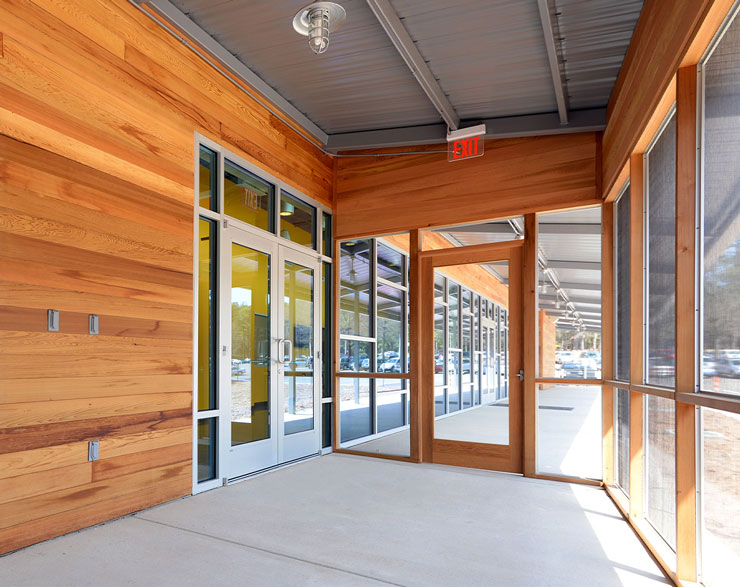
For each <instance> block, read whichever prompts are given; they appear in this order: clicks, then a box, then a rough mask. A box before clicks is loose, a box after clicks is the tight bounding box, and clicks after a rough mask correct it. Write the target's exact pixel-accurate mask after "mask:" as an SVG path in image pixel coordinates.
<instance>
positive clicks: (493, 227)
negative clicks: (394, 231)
mask: <svg viewBox="0 0 740 587" xmlns="http://www.w3.org/2000/svg"><path fill="white" fill-rule="evenodd" d="M434 232H447V233H451V234H456V233H463V232H466V233H475V234H510V235H512V236H513V235H514V234H515V233H514V230H513V229H512V228H511V225H510V224H508V222H505V221H504V222H484V223H482V224H468V225H464V226H458V227H455V228H436V229H435V230H434ZM539 232H540V233H541V234H597V235H600V234H601V224H579V223H568V224H555V223H547V222H540V224H539Z"/></svg>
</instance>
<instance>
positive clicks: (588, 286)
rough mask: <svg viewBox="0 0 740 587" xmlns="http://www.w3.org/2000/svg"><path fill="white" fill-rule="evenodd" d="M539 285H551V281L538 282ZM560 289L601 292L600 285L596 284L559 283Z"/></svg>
mask: <svg viewBox="0 0 740 587" xmlns="http://www.w3.org/2000/svg"><path fill="white" fill-rule="evenodd" d="M540 285H552V282H551V281H549V280H548V281H540ZM560 288H561V289H581V290H586V291H601V285H600V284H598V283H575V282H573V281H561V282H560Z"/></svg>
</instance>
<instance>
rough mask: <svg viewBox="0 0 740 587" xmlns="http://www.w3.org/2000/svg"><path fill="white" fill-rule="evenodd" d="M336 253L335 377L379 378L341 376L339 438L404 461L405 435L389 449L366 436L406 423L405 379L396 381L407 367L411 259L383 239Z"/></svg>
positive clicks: (346, 245)
mask: <svg viewBox="0 0 740 587" xmlns="http://www.w3.org/2000/svg"><path fill="white" fill-rule="evenodd" d="M400 238H401V237H394V240H395V239H400ZM339 254H340V261H339V263H340V267H339V271H340V275H339V277H340V292H341V301H340V308H339V311H340V315H339V371H340V372H350V373H351V372H365V373H377V376H374V377H371V378H369V379H367V378H359V377H340V380H339V381H340V384H339V387H340V412H341V418H340V422H339V425H340V426H339V427H340V440H341V442H342V443H346V442H352V441H357V440H362V441H363V442H362V443H359V444H358V443H357V442H352V444H351V445H350V446H351V448H353V450H360V451H369V452H388V450H390V451H391V454H395V455H397V456H408V455H409V451H410V440H409V434H408V430H406V432H405V437H404V436H403V435H402V434H401V431H399V432H398V434H399V439H398V440H396V441H392V442H391V443H390V446H389V445H379V444H378V443H377V442H375V440H373V439H367V438H366V437H373V438H374V437H375V435H378V434H380V433H385V432H389V431H393V430H396V429H403V427H405V426H407V425H408V410H409V406H408V391H409V390H408V381H407V380H406V379H404V378H398V377H396V375H399V374H403V373H407V372H408V367H409V363H408V293H407V287H406V284H407V283H408V277H407V271H408V256H407V255H406V254H405V253H403V252H401V250H399V249H398V248H397V247H396V245H395V243H394V244H391V243H390V242H386V241H385V240H383V239H363V240H357V241H347V242H343V243H341V244H340V246H339ZM385 374H393V377H387V376H386V377H384V375H385ZM366 446H367V448H366ZM378 446H381V448H378Z"/></svg>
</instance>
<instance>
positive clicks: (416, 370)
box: [409, 229, 434, 462]
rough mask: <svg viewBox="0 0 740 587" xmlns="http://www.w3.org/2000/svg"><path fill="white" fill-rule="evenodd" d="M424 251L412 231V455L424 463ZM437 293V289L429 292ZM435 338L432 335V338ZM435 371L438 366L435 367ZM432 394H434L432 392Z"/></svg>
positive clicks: (410, 251) (410, 321) (410, 343)
mask: <svg viewBox="0 0 740 587" xmlns="http://www.w3.org/2000/svg"><path fill="white" fill-rule="evenodd" d="M420 251H421V235H420V231H419V230H418V229H415V230H412V231H411V233H410V234H409V372H410V375H411V381H410V383H409V385H410V389H409V396H410V402H411V403H410V405H409V424H410V428H411V430H410V435H411V437H410V438H411V448H410V453H409V455H410V457H411V459H412V460H414V461H417V462H421V452H422V445H421V435H420V429H421V426H420V425H421V419H422V403H423V401H424V400H422V398H421V396H422V390H423V387H422V385H421V384H422V373H424V372H425V371H424V368H425V367H424V361H423V354H422V351H423V342H422V341H423V336H422V332H423V330H422V327H421V326H422V318H421V317H422V314H421V311H422V296H423V295H424V294H423V291H424V290H423V284H422V281H421V263H420V262H419V252H420ZM428 295H429V296H434V288H432V290H431V292H429V293H428ZM429 338H431V337H429ZM431 370H432V371H434V367H433V366H432V367H431ZM432 393H434V392H433V391H432Z"/></svg>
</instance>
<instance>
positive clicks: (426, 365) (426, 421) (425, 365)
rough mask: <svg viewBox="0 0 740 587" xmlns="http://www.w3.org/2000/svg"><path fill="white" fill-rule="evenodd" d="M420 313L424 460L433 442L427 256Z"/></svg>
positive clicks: (431, 297)
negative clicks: (424, 334)
mask: <svg viewBox="0 0 740 587" xmlns="http://www.w3.org/2000/svg"><path fill="white" fill-rule="evenodd" d="M420 273H421V277H420V279H421V282H420V283H421V292H422V294H421V316H420V318H419V328H420V330H421V333H422V334H423V333H425V332H426V333H427V336H424V337H423V338H422V339H421V345H420V351H419V352H420V353H421V369H422V370H421V377H420V379H419V381H420V384H419V385H420V391H419V397H420V416H419V418H420V423H421V426H420V430H419V436H420V455H419V456H420V458H421V460H422V461H423V462H425V463H431V462H432V461H433V458H434V455H433V445H434V334H433V333H434V265H433V262H432V259H431V258H429V257H426V258H424V259H422V260H421V262H420Z"/></svg>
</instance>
